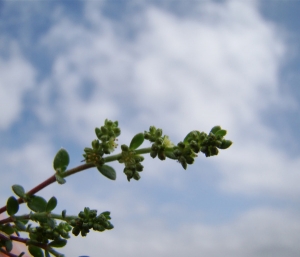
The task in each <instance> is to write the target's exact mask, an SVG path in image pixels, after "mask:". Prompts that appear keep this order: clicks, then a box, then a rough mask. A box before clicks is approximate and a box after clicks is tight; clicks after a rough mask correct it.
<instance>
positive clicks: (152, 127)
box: [149, 126, 156, 134]
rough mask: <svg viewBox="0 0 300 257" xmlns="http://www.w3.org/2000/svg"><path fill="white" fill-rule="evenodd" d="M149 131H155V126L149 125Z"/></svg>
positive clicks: (152, 132)
mask: <svg viewBox="0 0 300 257" xmlns="http://www.w3.org/2000/svg"><path fill="white" fill-rule="evenodd" d="M149 131H150V133H151V134H154V133H155V131H156V127H154V126H150V128H149Z"/></svg>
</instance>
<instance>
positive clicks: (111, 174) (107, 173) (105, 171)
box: [97, 165, 117, 180]
mask: <svg viewBox="0 0 300 257" xmlns="http://www.w3.org/2000/svg"><path fill="white" fill-rule="evenodd" d="M97 169H98V170H99V171H100V173H101V174H102V175H103V176H104V177H107V178H109V179H111V180H116V178H117V174H116V171H115V170H114V169H113V168H112V167H110V166H108V165H102V166H98V167H97Z"/></svg>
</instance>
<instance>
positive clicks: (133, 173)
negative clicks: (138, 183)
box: [118, 145, 144, 181]
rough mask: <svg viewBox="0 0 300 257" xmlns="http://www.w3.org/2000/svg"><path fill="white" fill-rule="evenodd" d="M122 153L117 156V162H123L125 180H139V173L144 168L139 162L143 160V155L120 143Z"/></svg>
mask: <svg viewBox="0 0 300 257" xmlns="http://www.w3.org/2000/svg"><path fill="white" fill-rule="evenodd" d="M121 149H122V153H121V156H120V157H119V159H118V161H119V163H124V165H125V168H124V173H125V175H126V176H127V180H128V181H130V179H132V178H133V179H135V180H139V179H140V178H141V177H140V174H139V172H142V171H143V169H144V166H143V165H142V164H141V162H142V161H143V160H144V157H143V156H140V155H137V154H136V152H135V150H132V149H130V148H129V147H128V146H127V145H121Z"/></svg>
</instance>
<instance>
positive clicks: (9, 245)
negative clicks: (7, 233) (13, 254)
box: [5, 240, 13, 252]
mask: <svg viewBox="0 0 300 257" xmlns="http://www.w3.org/2000/svg"><path fill="white" fill-rule="evenodd" d="M5 248H6V251H8V252H10V251H11V250H12V248H13V244H12V241H11V240H6V241H5Z"/></svg>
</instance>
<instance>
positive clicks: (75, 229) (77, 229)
mask: <svg viewBox="0 0 300 257" xmlns="http://www.w3.org/2000/svg"><path fill="white" fill-rule="evenodd" d="M79 233H80V228H79V227H74V228H73V229H72V234H73V235H75V236H78V235H79Z"/></svg>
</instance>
